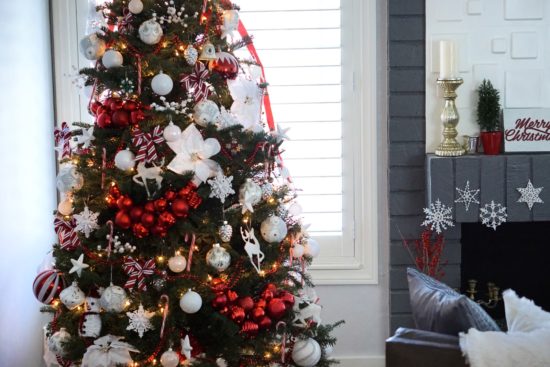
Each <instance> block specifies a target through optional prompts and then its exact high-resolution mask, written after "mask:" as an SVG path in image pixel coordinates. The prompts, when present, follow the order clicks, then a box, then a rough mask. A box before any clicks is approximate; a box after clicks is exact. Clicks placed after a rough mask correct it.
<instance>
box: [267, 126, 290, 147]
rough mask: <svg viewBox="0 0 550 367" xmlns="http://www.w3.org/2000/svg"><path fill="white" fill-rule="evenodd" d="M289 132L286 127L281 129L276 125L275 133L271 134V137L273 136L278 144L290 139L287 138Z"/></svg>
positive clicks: (288, 128)
mask: <svg viewBox="0 0 550 367" xmlns="http://www.w3.org/2000/svg"><path fill="white" fill-rule="evenodd" d="M289 130H290V127H287V128H286V129H285V128H283V127H281V125H279V124H277V131H273V132H271V135H273V137H274V138H275V139H277V142H278V143H280V142H282V141H283V140H290V138H289V137H288V131H289Z"/></svg>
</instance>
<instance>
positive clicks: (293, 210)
mask: <svg viewBox="0 0 550 367" xmlns="http://www.w3.org/2000/svg"><path fill="white" fill-rule="evenodd" d="M303 211H304V210H303V209H302V206H301V205H300V204H298V203H292V204H291V205H290V206H289V207H288V214H290V215H293V216H295V217H297V216H299V215H300V214H302V212H303Z"/></svg>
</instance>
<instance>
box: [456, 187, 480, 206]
mask: <svg viewBox="0 0 550 367" xmlns="http://www.w3.org/2000/svg"><path fill="white" fill-rule="evenodd" d="M456 191H458V199H456V200H455V203H464V206H465V207H466V211H468V210H470V204H479V201H478V200H477V195H478V194H479V189H477V190H470V181H466V186H465V187H464V189H459V188H458V187H457V188H456Z"/></svg>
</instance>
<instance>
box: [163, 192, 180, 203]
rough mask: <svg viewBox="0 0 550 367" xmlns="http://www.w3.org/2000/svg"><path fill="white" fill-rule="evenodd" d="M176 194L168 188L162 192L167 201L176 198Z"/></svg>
mask: <svg viewBox="0 0 550 367" xmlns="http://www.w3.org/2000/svg"><path fill="white" fill-rule="evenodd" d="M176 196H177V194H176V192H175V191H174V190H168V191H166V192H165V193H164V198H165V199H166V200H168V201H173V200H174V199H175V198H176Z"/></svg>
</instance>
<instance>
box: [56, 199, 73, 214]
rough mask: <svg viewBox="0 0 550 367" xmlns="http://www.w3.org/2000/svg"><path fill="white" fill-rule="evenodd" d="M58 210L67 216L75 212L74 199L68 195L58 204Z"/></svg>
mask: <svg viewBox="0 0 550 367" xmlns="http://www.w3.org/2000/svg"><path fill="white" fill-rule="evenodd" d="M57 211H58V212H59V214H61V215H65V216H67V215H71V214H73V201H72V200H71V199H70V198H68V197H67V198H65V199H64V200H63V201H61V202H60V203H59V204H58V205H57Z"/></svg>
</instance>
